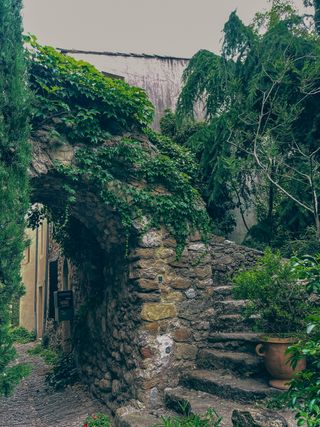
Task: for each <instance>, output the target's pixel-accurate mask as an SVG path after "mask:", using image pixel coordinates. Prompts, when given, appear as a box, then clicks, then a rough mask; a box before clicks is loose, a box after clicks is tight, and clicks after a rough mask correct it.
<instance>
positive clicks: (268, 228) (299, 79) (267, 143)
mask: <svg viewBox="0 0 320 427" xmlns="http://www.w3.org/2000/svg"><path fill="white" fill-rule="evenodd" d="M316 3H317V2H316ZM319 58H320V43H319V39H318V36H317V34H316V33H314V32H312V30H310V29H309V28H308V26H307V24H306V21H305V19H304V17H302V16H299V15H298V14H297V13H296V12H295V10H294V9H293V7H292V6H291V5H290V3H289V2H287V1H285V0H283V1H282V0H277V1H274V2H272V7H271V10H270V11H269V12H267V13H260V14H258V15H257V16H256V19H255V21H254V22H253V24H252V25H249V26H246V25H244V24H243V22H242V21H241V20H240V19H239V17H238V16H237V14H236V12H233V13H232V14H231V15H230V18H229V20H228V22H227V23H226V24H225V27H224V43H223V48H222V52H221V55H216V54H214V53H212V52H209V51H205V50H201V51H199V52H198V53H197V54H196V55H195V56H194V57H193V58H192V59H191V61H190V63H189V66H188V68H187V69H186V71H185V73H184V88H183V90H182V93H181V96H180V100H179V106H178V114H179V116H180V120H181V121H182V122H183V121H184V120H186V119H187V120H188V119H189V118H190V116H192V115H193V111H194V107H195V105H196V103H197V102H199V101H202V102H204V103H205V105H206V114H207V118H206V126H205V127H204V128H203V129H202V130H200V131H199V132H198V133H197V134H195V136H194V138H196V139H197V140H198V141H199V144H202V146H203V154H202V157H201V165H202V173H203V176H204V178H205V179H206V182H207V191H208V196H209V206H211V210H212V212H213V213H214V214H215V218H216V220H217V221H218V223H219V221H221V220H223V221H224V222H223V223H224V225H225V230H226V231H228V228H229V230H230V228H231V227H232V225H233V219H232V210H233V209H234V207H235V206H237V207H239V208H240V212H241V213H242V214H244V213H245V212H246V210H247V209H248V208H249V207H251V208H254V209H255V210H256V212H257V216H258V225H257V226H255V227H254V228H252V229H251V230H250V234H249V236H250V239H251V240H254V241H255V242H258V243H259V244H260V245H261V246H263V245H265V244H273V245H274V246H281V243H282V242H283V241H284V240H285V239H287V240H288V239H296V238H299V237H300V236H301V235H302V234H304V233H305V230H306V228H307V227H310V226H313V227H314V230H315V231H314V233H315V236H317V239H318V240H319V237H320V216H319V214H320V213H319V186H320V182H319V176H320V174H319V168H320V151H319V118H320V108H319V105H320V103H319V96H320V91H319V84H318V82H319V77H320V71H319V70H320V66H319V63H318V61H319ZM226 216H228V218H229V222H228V223H227V224H226V223H225V220H226ZM243 218H244V215H243ZM244 223H245V219H244ZM245 225H246V226H247V224H246V223H245ZM248 231H249V227H248ZM280 235H281V237H280V238H279V239H278V240H277V239H276V238H277V236H280Z"/></svg>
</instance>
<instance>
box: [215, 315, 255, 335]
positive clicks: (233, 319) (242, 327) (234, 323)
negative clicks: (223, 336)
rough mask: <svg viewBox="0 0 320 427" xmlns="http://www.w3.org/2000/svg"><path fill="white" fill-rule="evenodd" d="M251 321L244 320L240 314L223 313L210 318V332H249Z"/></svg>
mask: <svg viewBox="0 0 320 427" xmlns="http://www.w3.org/2000/svg"><path fill="white" fill-rule="evenodd" d="M252 324H253V321H246V322H245V321H244V320H243V318H242V316H241V315H240V314H223V315H220V316H217V317H216V318H214V319H212V322H211V330H212V332H249V331H250V330H251V326H252Z"/></svg>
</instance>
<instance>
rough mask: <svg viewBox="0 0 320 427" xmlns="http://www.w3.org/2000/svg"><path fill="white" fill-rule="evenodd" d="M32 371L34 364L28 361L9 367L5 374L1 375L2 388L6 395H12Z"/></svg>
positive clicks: (0, 384)
mask: <svg viewBox="0 0 320 427" xmlns="http://www.w3.org/2000/svg"><path fill="white" fill-rule="evenodd" d="M31 372H32V366H31V365H30V364H27V363H21V364H19V365H15V366H12V367H9V368H7V369H6V371H5V374H4V375H1V376H0V390H1V391H2V393H3V394H4V395H5V396H10V395H11V394H12V392H13V391H14V388H15V387H16V385H18V384H19V382H20V381H21V380H22V379H23V378H25V377H27V376H28V375H30V373H31Z"/></svg>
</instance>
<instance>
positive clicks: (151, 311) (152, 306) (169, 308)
mask: <svg viewBox="0 0 320 427" xmlns="http://www.w3.org/2000/svg"><path fill="white" fill-rule="evenodd" d="M176 314H177V311H176V307H175V305H174V304H166V303H146V304H144V305H143V306H142V311H141V319H142V320H148V321H149V322H154V321H156V320H161V319H169V318H171V317H175V316H176Z"/></svg>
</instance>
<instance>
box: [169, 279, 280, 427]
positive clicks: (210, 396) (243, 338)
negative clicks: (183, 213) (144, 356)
mask: <svg viewBox="0 0 320 427" xmlns="http://www.w3.org/2000/svg"><path fill="white" fill-rule="evenodd" d="M214 304H215V309H216V314H215V316H214V319H212V322H211V330H210V335H209V339H208V348H204V349H202V350H200V351H199V352H198V355H197V360H196V368H195V369H194V370H192V371H190V372H187V373H186V374H185V375H184V377H183V378H182V380H181V384H180V386H179V387H177V388H175V389H167V390H166V392H165V403H166V406H167V408H168V409H171V410H175V411H176V412H177V413H180V414H181V413H182V411H183V410H186V411H187V412H189V413H200V414H203V413H205V412H206V411H207V410H208V409H209V408H214V409H215V410H216V411H217V412H218V413H219V414H221V415H222V416H223V417H224V421H223V424H222V425H223V426H232V423H231V413H232V411H233V410H234V409H236V408H238V409H240V410H249V409H250V408H252V407H255V406H256V403H257V402H259V401H262V400H263V399H266V398H268V397H272V396H274V395H276V394H278V393H279V391H278V390H275V389H273V388H271V387H269V385H268V382H267V374H266V371H265V369H264V366H263V361H262V360H261V358H259V357H258V356H256V354H255V346H256V345H257V343H258V342H259V339H258V335H257V334H254V333H252V332H250V331H251V326H252V325H251V324H250V322H249V323H245V322H244V321H243V319H242V317H241V309H242V308H243V307H244V304H245V301H236V300H234V299H232V287H231V285H219V286H217V288H216V290H215V303H214ZM252 322H254V319H252V321H251V323H252Z"/></svg>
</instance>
